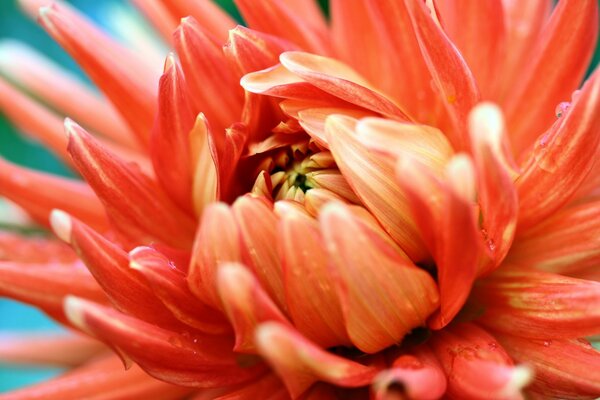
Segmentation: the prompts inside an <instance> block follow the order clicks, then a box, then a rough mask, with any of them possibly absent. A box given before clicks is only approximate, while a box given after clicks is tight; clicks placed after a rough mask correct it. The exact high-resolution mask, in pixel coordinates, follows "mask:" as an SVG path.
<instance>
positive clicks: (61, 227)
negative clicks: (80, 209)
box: [50, 210, 72, 243]
mask: <svg viewBox="0 0 600 400" xmlns="http://www.w3.org/2000/svg"><path fill="white" fill-rule="evenodd" d="M50 226H51V227H52V230H53V231H54V233H55V234H56V236H58V238H59V239H60V240H62V241H63V242H65V243H71V230H72V222H71V217H70V216H69V214H67V213H66V212H64V211H61V210H52V212H51V213H50Z"/></svg>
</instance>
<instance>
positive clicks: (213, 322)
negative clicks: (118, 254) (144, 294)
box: [129, 247, 231, 335]
mask: <svg viewBox="0 0 600 400" xmlns="http://www.w3.org/2000/svg"><path fill="white" fill-rule="evenodd" d="M129 259H130V262H129V267H130V268H132V269H134V270H136V271H138V272H139V273H141V274H142V275H143V276H144V278H145V279H146V282H147V283H148V285H149V286H150V288H151V289H152V292H153V293H154V295H156V297H158V298H159V299H160V300H161V301H162V302H163V304H164V305H165V306H166V307H167V308H168V309H169V311H171V313H173V315H174V316H175V317H176V318H177V319H178V320H179V321H181V322H183V323H185V324H186V325H189V326H191V327H193V328H195V329H197V330H199V331H200V332H204V333H208V334H213V335H215V334H223V333H228V332H230V331H231V329H230V327H229V324H228V323H227V320H226V319H225V318H224V317H223V315H222V314H221V313H220V312H218V311H217V310H215V309H213V308H210V307H207V306H206V305H205V304H203V303H202V302H200V301H199V300H198V299H197V298H196V297H194V295H193V294H192V293H191V292H190V289H189V288H188V286H187V282H186V280H185V275H184V274H183V273H182V272H180V271H179V270H178V269H176V268H175V267H174V266H173V263H172V262H171V261H170V260H169V259H168V258H167V257H165V256H164V255H163V254H162V253H160V252H158V251H156V250H155V249H153V248H150V247H137V248H135V249H134V250H132V251H131V252H130V253H129Z"/></svg>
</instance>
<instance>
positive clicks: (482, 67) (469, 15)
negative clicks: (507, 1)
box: [435, 0, 512, 99]
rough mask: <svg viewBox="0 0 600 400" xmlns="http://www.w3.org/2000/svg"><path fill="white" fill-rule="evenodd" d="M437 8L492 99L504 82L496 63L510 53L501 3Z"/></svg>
mask: <svg viewBox="0 0 600 400" xmlns="http://www.w3.org/2000/svg"><path fill="white" fill-rule="evenodd" d="M435 6H436V10H437V12H438V17H439V19H440V20H441V22H442V26H443V28H444V31H445V32H446V34H447V35H448V37H449V38H450V40H452V43H453V44H454V45H455V46H456V47H457V48H458V50H459V51H460V54H461V55H462V56H463V58H464V59H465V62H466V63H467V65H468V66H469V69H470V70H471V71H472V72H473V77H474V78H475V80H476V81H477V84H478V86H479V88H480V89H481V93H482V96H483V97H484V98H487V99H489V98H490V96H491V95H492V94H494V93H495V91H496V90H497V86H498V83H499V80H500V79H501V78H500V77H501V74H500V68H501V67H502V63H501V62H497V61H499V60H502V59H503V58H504V56H505V54H506V53H507V51H506V48H505V46H506V45H507V42H506V41H505V38H506V30H505V26H504V24H505V22H504V21H505V18H504V7H503V4H502V0H458V1H454V0H436V1H435ZM481 21H486V22H485V23H484V24H483V23H481ZM510 44H511V46H512V43H510ZM510 51H512V47H511V49H510ZM492 60H494V61H493V62H491V61H492Z"/></svg>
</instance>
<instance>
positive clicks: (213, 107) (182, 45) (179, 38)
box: [174, 17, 243, 133]
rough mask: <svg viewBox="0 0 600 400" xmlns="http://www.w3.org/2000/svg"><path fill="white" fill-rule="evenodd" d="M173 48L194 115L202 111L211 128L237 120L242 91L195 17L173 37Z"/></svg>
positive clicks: (217, 49)
mask: <svg viewBox="0 0 600 400" xmlns="http://www.w3.org/2000/svg"><path fill="white" fill-rule="evenodd" d="M174 42H175V49H176V50H177V54H178V55H179V58H180V60H181V65H182V67H183V72H184V74H185V77H186V80H187V84H188V85H189V88H190V95H191V99H192V103H193V106H194V108H193V109H192V112H193V114H197V113H198V112H200V111H201V112H203V113H204V114H205V115H206V117H207V118H208V120H209V121H210V123H211V125H212V126H214V129H216V130H217V131H219V132H220V133H221V132H222V130H223V129H225V128H226V127H228V126H229V125H231V124H232V123H233V122H236V121H238V120H239V117H240V115H241V111H242V102H243V92H242V90H241V88H240V87H239V76H237V74H235V73H234V71H233V69H232V67H231V65H230V63H229V62H228V60H227V58H226V57H225V55H224V54H223V49H222V47H221V44H220V43H219V42H217V41H216V40H215V39H214V38H213V37H212V36H211V35H210V34H209V33H208V32H207V31H206V30H205V29H204V28H203V27H202V26H201V25H200V24H199V23H198V22H197V21H196V20H195V19H194V18H192V17H187V18H184V19H183V20H182V21H181V25H180V26H179V28H177V31H176V32H175V34H174Z"/></svg>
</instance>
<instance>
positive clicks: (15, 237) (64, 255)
mask: <svg viewBox="0 0 600 400" xmlns="http://www.w3.org/2000/svg"><path fill="white" fill-rule="evenodd" d="M0 260H1V261H14V262H19V263H34V264H43V263H52V262H59V263H65V264H67V263H71V262H75V261H76V260H77V255H76V254H75V252H73V250H71V249H70V248H69V246H67V245H65V244H64V243H63V242H61V241H59V240H54V239H50V238H43V237H32V236H25V235H23V236H22V235H19V234H15V233H10V232H0Z"/></svg>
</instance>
